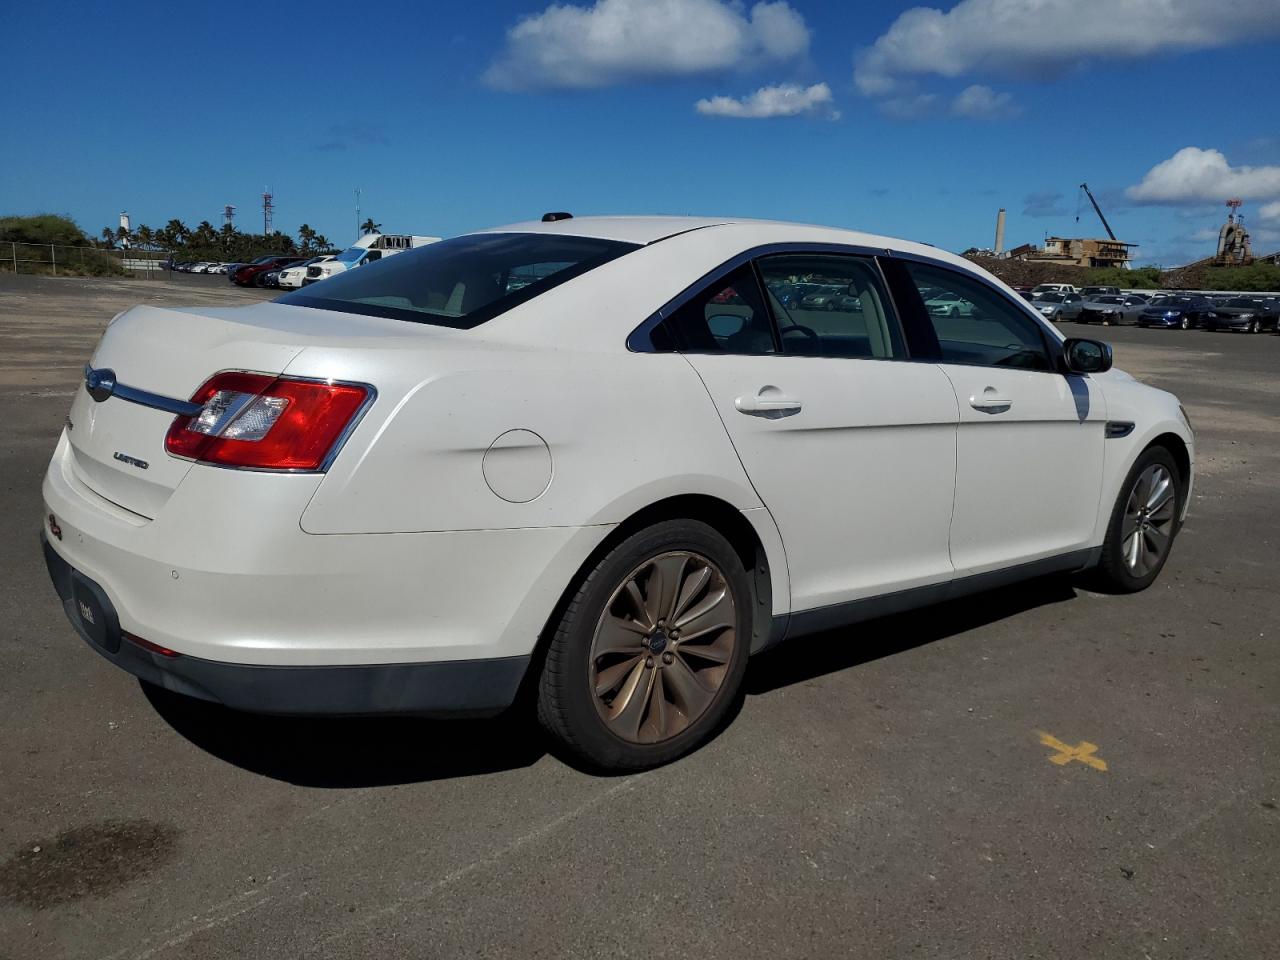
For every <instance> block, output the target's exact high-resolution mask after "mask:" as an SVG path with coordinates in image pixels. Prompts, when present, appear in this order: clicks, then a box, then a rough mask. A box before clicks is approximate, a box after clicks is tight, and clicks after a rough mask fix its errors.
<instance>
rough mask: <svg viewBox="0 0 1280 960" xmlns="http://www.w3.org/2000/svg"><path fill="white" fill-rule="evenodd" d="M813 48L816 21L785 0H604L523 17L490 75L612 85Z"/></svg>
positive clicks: (545, 83) (516, 84)
mask: <svg viewBox="0 0 1280 960" xmlns="http://www.w3.org/2000/svg"><path fill="white" fill-rule="evenodd" d="M808 49H809V28H808V27H807V26H806V25H805V22H804V18H803V17H802V16H800V14H798V13H797V12H796V11H795V10H794V9H792V7H791V6H790V5H789V4H787V3H786V2H784V0H773V2H767V3H757V4H755V6H753V7H752V8H751V10H750V12H749V14H748V13H747V12H746V11H745V9H744V8H743V7H742V5H741V4H739V3H730V2H724V0H596V2H595V3H594V4H593V5H591V6H589V7H585V6H573V5H571V4H553V5H552V6H550V7H548V8H547V9H546V10H544V11H543V12H542V13H539V14H536V15H534V16H530V17H526V18H525V19H523V20H521V21H520V22H519V23H517V24H516V25H515V26H514V27H512V28H511V29H510V30H508V31H507V43H506V48H505V49H504V50H503V52H502V53H501V55H500V56H499V57H498V59H497V60H496V61H494V63H493V64H492V65H491V66H490V67H489V69H488V70H487V71H486V72H485V75H484V78H485V81H486V82H487V83H489V84H490V85H491V86H495V87H499V88H502V89H508V90H514V89H523V88H528V87H544V88H546V87H558V88H587V87H604V86H608V85H610V84H614V83H621V82H624V81H627V80H634V79H644V78H654V77H671V76H693V75H699V74H707V73H717V72H721V71H724V70H729V69H734V68H743V67H750V66H753V65H755V64H767V63H775V62H778V61H782V60H789V59H792V58H794V57H798V56H801V55H803V54H804V53H806V52H807V51H808Z"/></svg>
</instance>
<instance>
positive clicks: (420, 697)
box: [40, 532, 530, 716]
mask: <svg viewBox="0 0 1280 960" xmlns="http://www.w3.org/2000/svg"><path fill="white" fill-rule="evenodd" d="M40 540H41V545H42V546H43V548H44V559H45V564H46V566H47V567H48V569H49V578H50V579H51V580H52V581H53V586H54V589H55V590H56V591H57V593H58V597H59V599H61V600H62V605H63V609H64V610H65V612H66V614H67V619H68V620H70V621H71V625H72V627H74V628H75V631H76V633H78V634H79V635H80V638H81V639H82V640H84V642H85V643H87V644H88V645H89V646H90V647H92V648H93V649H94V650H95V651H96V652H97V653H98V654H100V655H101V656H102V657H104V658H105V659H107V660H109V661H110V662H111V663H113V664H115V665H116V666H117V667H119V668H120V669H122V670H125V671H127V672H128V673H131V674H133V675H134V676H135V677H139V678H140V679H142V680H146V681H147V682H148V683H153V684H155V685H156V686H159V687H163V688H164V689H166V690H172V691H174V692H175V693H181V694H185V695H187V696H191V697H198V698H199V699H201V700H210V701H213V702H215V703H221V704H223V705H224V706H227V707H231V708H232V709H235V710H246V711H251V712H254V713H273V714H288V715H313V714H324V715H349V716H356V715H369V714H384V713H395V714H416V715H422V716H491V715H493V714H496V713H499V712H501V711H502V710H503V709H505V708H506V707H507V706H509V705H510V704H511V703H512V701H513V700H514V699H515V696H516V691H517V690H518V688H519V686H520V682H521V680H522V679H523V678H524V675H525V671H526V670H527V669H528V666H529V660H530V658H529V657H528V656H519V657H501V658H497V659H489V660H452V661H441V662H435V663H378V664H353V665H342V666H262V665H257V664H243V663H225V662H222V661H218V660H206V659H203V658H200V657H191V656H184V655H182V654H176V655H174V656H169V655H166V654H163V653H159V652H156V651H153V650H149V649H147V648H146V647H144V646H142V645H141V644H139V643H138V642H137V641H136V639H135V638H133V637H132V636H131V635H129V634H127V633H125V632H124V631H122V630H121V628H120V618H119V615H118V614H117V613H116V610H115V607H114V605H113V604H112V603H111V600H110V598H109V597H108V596H107V594H106V592H105V591H104V590H103V589H102V587H101V586H100V585H98V584H97V583H96V582H94V581H93V580H91V579H89V578H88V577H86V576H85V575H84V574H82V573H80V572H79V571H77V570H75V569H74V568H73V567H72V566H71V565H70V564H69V563H67V561H66V560H64V559H63V558H62V556H61V555H59V554H58V552H57V551H56V550H54V549H53V547H52V546H50V544H49V540H48V538H47V537H46V536H45V534H44V533H43V532H41V534H40ZM82 605H83V606H82ZM82 611H83V612H82Z"/></svg>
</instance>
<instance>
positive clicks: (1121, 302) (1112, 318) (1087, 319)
mask: <svg viewBox="0 0 1280 960" xmlns="http://www.w3.org/2000/svg"><path fill="white" fill-rule="evenodd" d="M1148 306H1149V302H1148V300H1147V298H1146V297H1144V296H1141V295H1139V294H1136V293H1131V294H1127V295H1124V294H1121V295H1116V294H1106V295H1103V296H1096V297H1090V298H1089V299H1088V300H1086V301H1084V303H1082V304H1081V305H1080V315H1079V316H1078V317H1077V318H1076V322H1077V323H1100V324H1102V325H1103V326H1104V327H1109V326H1112V325H1119V324H1121V323H1137V322H1138V317H1139V316H1141V315H1142V311H1143V310H1145V309H1147V307H1148Z"/></svg>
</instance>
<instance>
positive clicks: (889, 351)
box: [759, 253, 904, 359]
mask: <svg viewBox="0 0 1280 960" xmlns="http://www.w3.org/2000/svg"><path fill="white" fill-rule="evenodd" d="M759 266H760V276H761V278H762V279H763V280H764V286H765V290H766V292H767V294H768V298H769V306H770V307H771V308H772V309H773V312H774V315H775V316H776V317H777V320H778V333H779V339H780V341H781V343H782V352H783V353H790V354H798V355H801V356H809V357H862V358H877V359H889V358H892V357H901V356H903V353H904V351H903V348H902V338H901V335H900V333H899V331H898V326H897V321H896V320H895V319H894V318H893V316H892V314H891V313H890V311H889V307H888V304H889V298H888V296H887V295H886V294H885V292H884V287H883V284H882V283H881V280H880V275H879V271H878V270H877V269H876V266H875V262H874V261H873V260H871V259H869V258H863V257H855V256H843V255H839V254H809V253H794V254H791V253H789V254H780V255H778V256H772V257H764V258H763V259H761V260H760V261H759Z"/></svg>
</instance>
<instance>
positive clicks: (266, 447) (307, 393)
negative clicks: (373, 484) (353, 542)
mask: <svg viewBox="0 0 1280 960" xmlns="http://www.w3.org/2000/svg"><path fill="white" fill-rule="evenodd" d="M372 396H373V388H372V387H369V386H366V385H364V384H358V383H333V382H329V381H324V380H320V381H315V380H297V379H292V378H289V377H272V376H267V375H266V374H261V373H219V374H216V375H214V376H213V377H211V378H210V379H209V380H207V381H206V382H205V383H204V385H203V386H202V387H200V389H199V390H197V391H196V392H195V395H194V396H192V398H191V402H192V403H198V404H200V407H201V409H200V412H199V413H198V414H196V415H195V416H191V417H178V418H177V419H175V420H174V421H173V425H172V426H170V427H169V432H168V434H166V435H165V439H164V448H165V450H166V452H168V453H170V454H172V455H173V456H175V457H183V458H185V459H188V460H195V461H197V462H200V463H215V464H219V465H221V466H224V467H248V468H252V469H256V470H296V471H304V472H305V471H317V470H323V469H324V468H325V467H326V466H327V465H328V461H329V459H330V456H331V455H332V454H333V453H336V452H337V445H338V443H339V441H340V440H341V439H342V437H343V436H344V435H345V434H346V432H347V431H348V430H349V429H350V428H351V427H352V426H353V425H354V423H355V420H356V418H357V417H358V416H359V414H360V412H361V411H362V410H363V409H364V407H365V405H366V404H367V403H368V401H369V400H370V399H371V398H372Z"/></svg>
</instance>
